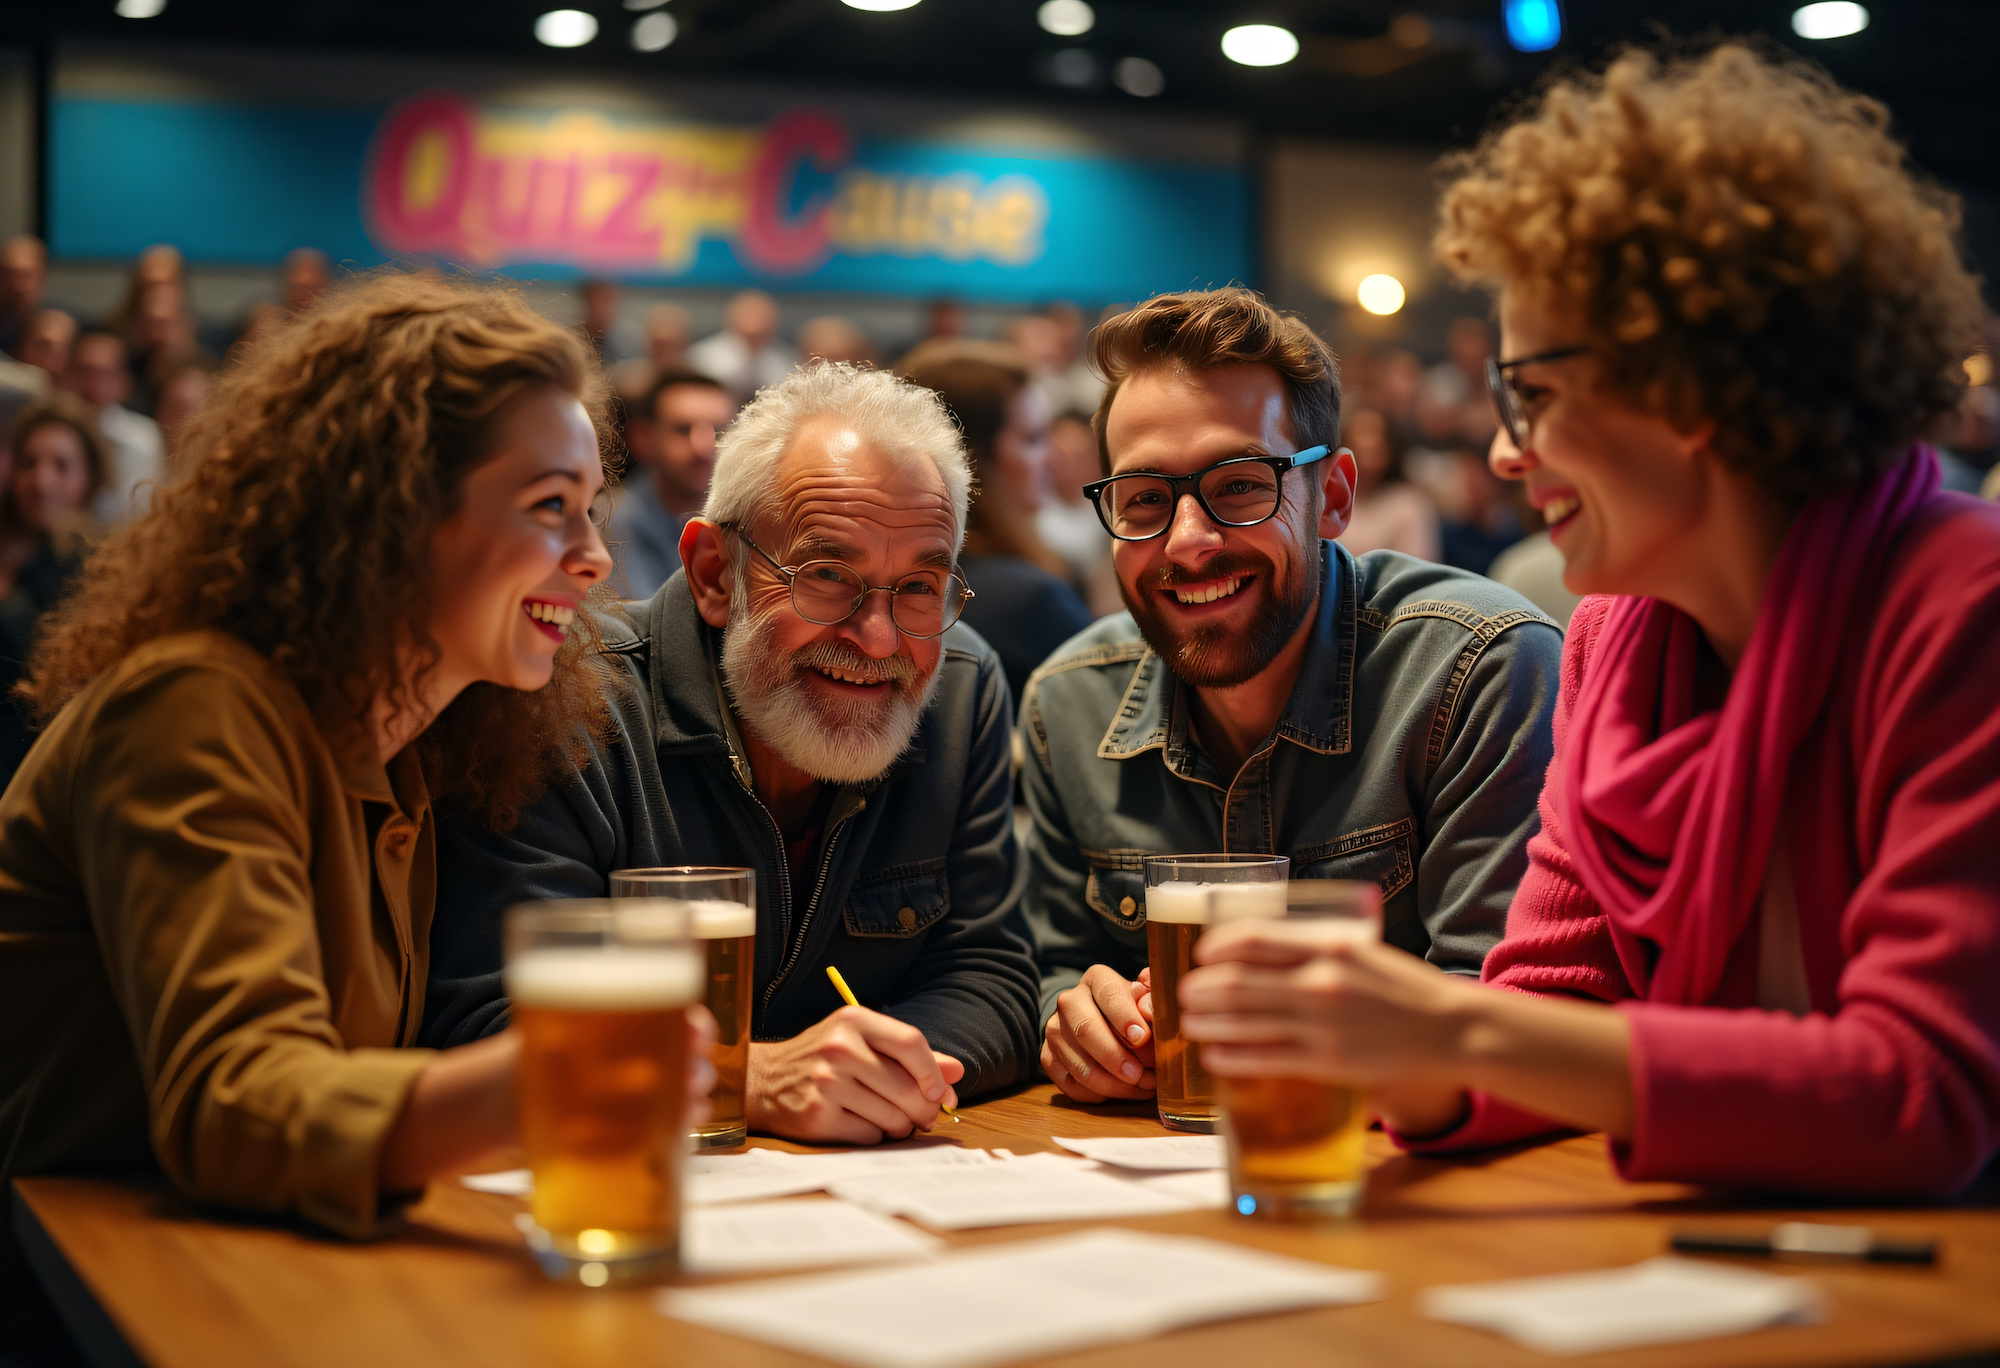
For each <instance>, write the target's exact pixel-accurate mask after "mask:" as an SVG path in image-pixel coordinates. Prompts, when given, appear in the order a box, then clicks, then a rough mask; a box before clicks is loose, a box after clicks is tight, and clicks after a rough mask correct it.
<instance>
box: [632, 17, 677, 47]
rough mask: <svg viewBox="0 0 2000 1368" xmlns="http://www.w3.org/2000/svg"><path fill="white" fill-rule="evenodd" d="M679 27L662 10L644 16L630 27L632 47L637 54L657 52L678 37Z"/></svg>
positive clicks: (672, 18)
mask: <svg viewBox="0 0 2000 1368" xmlns="http://www.w3.org/2000/svg"><path fill="white" fill-rule="evenodd" d="M680 31H681V26H680V25H679V24H677V23H675V22H674V16H673V15H671V14H668V13H667V12H666V11H664V10H657V11H655V12H654V13H652V14H644V15H641V16H639V18H638V19H637V20H636V21H634V23H633V25H632V47H633V48H634V50H636V51H639V52H658V51H659V50H660V49H662V48H664V47H666V46H667V45H668V44H669V43H671V42H673V41H674V39H675V38H677V37H679V36H680Z"/></svg>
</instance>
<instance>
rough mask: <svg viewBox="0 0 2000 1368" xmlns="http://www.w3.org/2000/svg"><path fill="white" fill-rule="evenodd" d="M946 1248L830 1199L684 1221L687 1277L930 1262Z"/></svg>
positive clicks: (703, 1213)
mask: <svg viewBox="0 0 2000 1368" xmlns="http://www.w3.org/2000/svg"><path fill="white" fill-rule="evenodd" d="M943 1247H944V1246H943V1242H942V1241H940V1240H938V1239H937V1238H936V1237H934V1236H931V1235H926V1234H924V1233H923V1232H922V1231H921V1230H916V1229H914V1228H912V1227H911V1226H908V1225H905V1224H904V1223H903V1222H901V1221H892V1220H890V1219H889V1218H888V1217H886V1216H877V1215H876V1214H875V1213H874V1212H872V1211H864V1210H862V1209H861V1208H860V1207H858V1206H851V1205H849V1204H848V1203H846V1202H836V1201H827V1200H821V1201H808V1202H739V1203H734V1204H732V1205H729V1206H711V1207H695V1208H692V1209H690V1210H689V1211H688V1212H687V1214H686V1215H685V1216H684V1217H683V1218H682V1221H681V1261H682V1265H683V1266H684V1267H685V1268H686V1269H687V1270H688V1271H689V1272H690V1273H758V1272H768V1271H772V1270H776V1269H788V1268H822V1267H825V1266H826V1265H828V1264H844V1263H886V1262H889V1261H891V1260H901V1259H921V1258H927V1257H929V1256H930V1255H932V1254H935V1253H937V1252H939V1251H940V1250H941V1249H943Z"/></svg>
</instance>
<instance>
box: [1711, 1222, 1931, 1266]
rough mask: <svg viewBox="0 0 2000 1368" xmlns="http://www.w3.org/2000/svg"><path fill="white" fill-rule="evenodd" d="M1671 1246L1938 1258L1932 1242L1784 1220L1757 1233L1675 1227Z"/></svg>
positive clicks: (1914, 1260) (1780, 1254)
mask: <svg viewBox="0 0 2000 1368" xmlns="http://www.w3.org/2000/svg"><path fill="white" fill-rule="evenodd" d="M1673 1247H1674V1248H1675V1249H1676V1250H1678V1251H1680V1252H1681V1253H1683V1254H1763V1255H1768V1256H1770V1257H1773V1258H1779V1259H1787V1258H1804V1259H1856V1260H1863V1261H1866V1262H1868V1263H1909V1264H1928V1263H1936V1262H1937V1241H1935V1240H1885V1239H1881V1238H1879V1237H1877V1235H1876V1234H1875V1232H1874V1231H1872V1230H1870V1229H1869V1228H1868V1227H1867V1226H1839V1225H1813V1224H1810V1223H1808V1222H1805V1221H1786V1222H1785V1223H1784V1224H1783V1225H1780V1226H1775V1227H1773V1228H1772V1229H1771V1230H1769V1231H1766V1232H1763V1233H1761V1234H1758V1233H1744V1232H1739V1231H1730V1230H1677V1231H1675V1232H1674V1237H1673Z"/></svg>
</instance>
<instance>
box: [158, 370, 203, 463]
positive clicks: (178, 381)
mask: <svg viewBox="0 0 2000 1368" xmlns="http://www.w3.org/2000/svg"><path fill="white" fill-rule="evenodd" d="M211 383H212V382H211V380H210V377H209V372H208V371H207V370H206V369H205V368H204V367H201V366H183V367H181V368H180V369H179V370H177V371H175V372H174V373H173V374H172V375H169V376H168V377H167V378H166V380H165V381H163V382H162V383H161V385H160V402H159V403H158V404H157V405H156V406H155V408H154V410H153V411H154V413H156V414H157V415H158V416H157V417H156V418H155V419H154V421H155V422H156V423H158V424H159V428H160V442H161V445H162V446H163V448H164V450H165V460H164V462H163V467H162V468H163V470H164V471H165V472H167V473H168V474H172V473H177V472H178V470H179V468H180V464H181V462H180V455H181V448H182V447H183V446H184V445H185V444H186V441H187V425H188V421H189V420H190V419H192V418H193V417H194V416H195V414H197V413H199V412H200V411H201V406H202V404H203V402H204V401H205V400H207V398H208V391H209V387H210V384H211Z"/></svg>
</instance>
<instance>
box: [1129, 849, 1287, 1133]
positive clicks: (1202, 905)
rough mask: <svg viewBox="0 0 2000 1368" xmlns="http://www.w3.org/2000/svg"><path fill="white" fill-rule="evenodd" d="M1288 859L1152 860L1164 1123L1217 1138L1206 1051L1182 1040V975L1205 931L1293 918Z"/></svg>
mask: <svg viewBox="0 0 2000 1368" xmlns="http://www.w3.org/2000/svg"><path fill="white" fill-rule="evenodd" d="M1291 863H1292V862H1291V860H1290V859H1288V858H1287V857H1285V856H1283V855H1149V856H1147V857H1146V958H1147V962H1148V963H1149V964H1151V966H1152V969H1153V1076H1154V1078H1156V1079H1157V1080H1158V1085H1157V1092H1156V1094H1155V1096H1156V1100H1157V1102H1158V1105H1159V1108H1160V1123H1161V1124H1162V1125H1164V1126H1169V1127H1171V1128H1173V1129H1174V1130H1185V1131H1202V1132H1212V1131H1214V1130H1215V1127H1216V1120H1217V1118H1218V1117H1219V1116H1220V1115H1221V1101H1220V1099H1219V1097H1218V1095H1217V1093H1216V1088H1215V1080H1214V1079H1212V1078H1210V1077H1209V1074H1208V1070H1206V1069H1204V1068H1202V1067H1201V1048H1200V1047H1199V1046H1198V1045H1196V1044H1195V1043H1194V1042H1193V1041H1191V1040H1188V1039H1187V1038H1186V1037H1184V1036H1183V1035H1182V1034H1181V1009H1180V998H1179V993H1180V983H1181V975H1183V974H1185V973H1186V972H1187V971H1188V970H1190V969H1192V968H1193V967H1194V943H1195V941H1196V940H1197V939H1199V938H1200V936H1201V932H1202V928H1203V927H1205V926H1207V925H1208V924H1209V923H1211V922H1215V921H1233V920H1235V919H1237V918H1240V917H1282V916H1284V915H1285V873H1286V871H1287V870H1288V869H1289V868H1290V867H1291Z"/></svg>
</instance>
